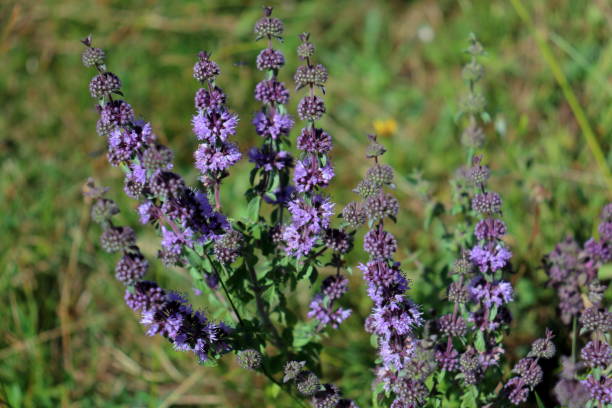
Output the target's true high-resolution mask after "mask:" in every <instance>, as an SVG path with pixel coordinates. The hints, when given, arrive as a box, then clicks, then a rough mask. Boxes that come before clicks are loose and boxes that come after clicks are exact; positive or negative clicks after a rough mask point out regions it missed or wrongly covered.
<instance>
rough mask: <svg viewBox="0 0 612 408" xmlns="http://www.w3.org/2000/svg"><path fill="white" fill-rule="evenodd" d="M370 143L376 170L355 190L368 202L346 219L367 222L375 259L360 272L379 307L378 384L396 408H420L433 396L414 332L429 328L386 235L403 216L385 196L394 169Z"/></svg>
mask: <svg viewBox="0 0 612 408" xmlns="http://www.w3.org/2000/svg"><path fill="white" fill-rule="evenodd" d="M370 141H371V145H370V146H369V148H368V153H367V156H366V157H367V158H369V159H373V165H372V167H370V168H369V169H368V171H367V174H366V177H365V179H364V180H362V181H361V182H360V183H359V185H358V186H357V188H356V189H355V191H356V192H357V193H358V194H359V195H360V196H361V199H362V200H361V201H359V202H351V203H349V204H347V206H346V207H345V208H344V210H343V212H342V216H343V218H344V221H345V222H346V223H347V224H348V225H349V226H352V227H354V228H357V227H359V226H360V225H363V224H364V223H366V221H367V222H368V226H369V231H368V232H367V233H366V234H365V236H364V239H363V248H364V250H365V251H366V252H367V253H368V254H369V256H370V259H369V261H368V262H367V263H365V264H360V265H359V269H360V270H361V271H362V272H363V278H364V280H365V281H366V283H367V285H368V289H367V293H368V296H369V297H370V298H371V299H372V301H373V303H374V305H373V308H372V311H371V313H370V315H369V316H368V318H367V320H366V323H365V329H366V330H367V331H368V332H370V333H372V334H373V335H374V336H375V339H376V344H377V346H378V353H379V358H378V360H377V368H376V372H377V378H378V381H379V383H380V384H381V385H382V387H383V389H384V390H385V392H386V394H387V396H390V395H391V394H393V395H394V397H393V402H392V404H391V407H393V408H403V407H416V406H420V405H421V404H423V403H424V401H425V398H426V397H427V395H428V390H427V388H426V387H425V385H424V380H425V378H426V377H427V375H424V376H423V375H415V373H414V372H413V370H409V366H410V365H411V362H412V358H413V356H414V355H415V353H416V351H417V349H418V347H419V341H418V339H417V338H416V337H415V333H414V330H415V329H416V328H417V327H419V326H421V325H422V324H423V319H422V317H421V311H420V310H419V308H418V307H417V305H415V304H414V303H413V302H412V301H411V300H410V299H409V298H408V297H406V295H405V292H406V291H407V290H408V289H409V282H408V280H407V279H406V278H405V277H404V275H403V273H402V270H401V267H400V263H399V262H397V261H395V260H394V258H393V257H394V253H395V252H396V251H397V241H396V239H395V237H394V236H393V235H392V234H391V233H390V232H388V231H386V230H385V220H386V219H391V220H395V219H396V217H397V213H398V210H399V203H398V201H397V199H396V198H395V197H393V196H392V195H391V194H389V193H387V192H386V191H385V189H386V188H388V187H389V186H392V185H393V169H392V168H391V167H390V166H388V165H385V164H380V163H379V157H380V156H381V155H382V154H384V152H385V149H384V148H383V147H382V146H381V145H379V144H378V143H377V142H376V136H374V135H370Z"/></svg>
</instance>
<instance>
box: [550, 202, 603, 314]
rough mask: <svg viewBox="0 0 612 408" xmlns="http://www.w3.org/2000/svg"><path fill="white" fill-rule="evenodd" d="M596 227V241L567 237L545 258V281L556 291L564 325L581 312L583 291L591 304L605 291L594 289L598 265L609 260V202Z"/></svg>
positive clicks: (583, 306) (598, 299) (596, 283)
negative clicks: (547, 279)
mask: <svg viewBox="0 0 612 408" xmlns="http://www.w3.org/2000/svg"><path fill="white" fill-rule="evenodd" d="M598 230H599V240H596V239H595V238H591V239H589V240H588V241H587V242H586V243H585V244H584V245H583V246H581V245H580V244H579V243H578V242H577V241H576V240H575V239H574V238H572V237H567V238H566V239H565V240H564V241H562V242H560V243H559V244H557V246H556V247H555V249H554V250H553V251H551V252H550V253H549V254H548V255H546V257H545V259H544V263H545V268H546V271H547V273H548V277H549V281H548V284H549V285H550V286H552V287H553V288H555V289H556V291H557V296H558V297H559V309H560V311H561V318H562V320H563V322H564V323H565V324H569V323H570V322H571V321H572V318H577V317H578V316H580V314H581V313H582V312H584V310H585V308H586V307H585V304H584V302H583V301H582V296H583V294H585V295H587V297H588V298H589V300H590V301H591V302H592V303H599V301H600V300H601V299H600V297H601V294H602V293H603V291H604V290H603V289H599V290H596V288H597V286H599V285H600V282H599V281H598V280H597V271H598V270H599V267H600V266H601V265H603V264H606V263H609V262H612V204H608V205H606V206H605V207H604V209H603V210H602V212H601V222H600V224H599V228H598Z"/></svg>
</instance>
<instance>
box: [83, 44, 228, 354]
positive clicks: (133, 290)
mask: <svg viewBox="0 0 612 408" xmlns="http://www.w3.org/2000/svg"><path fill="white" fill-rule="evenodd" d="M82 42H83V44H84V45H85V46H86V49H85V51H84V52H83V57H82V60H83V63H84V65H86V66H88V67H94V68H95V69H96V70H97V71H98V74H97V75H96V76H95V77H94V78H93V79H92V80H91V82H90V84H89V90H90V93H91V95H92V97H93V98H95V99H96V100H97V101H98V104H97V109H98V112H99V113H100V119H99V120H98V124H97V127H96V128H97V131H98V134H100V135H101V136H103V137H105V138H106V139H107V143H108V159H109V162H110V163H111V164H112V165H114V166H121V168H122V169H123V170H124V171H125V184H124V191H125V193H126V194H127V195H128V196H130V197H132V198H135V199H138V200H139V202H140V204H139V206H138V213H139V216H140V221H141V222H142V223H143V224H147V223H151V224H153V225H155V226H156V227H158V228H159V230H160V233H161V237H162V239H161V250H160V251H159V253H158V256H159V258H160V259H161V260H162V261H163V262H164V263H165V264H180V265H182V264H184V263H185V262H186V259H185V256H186V251H189V250H192V249H193V248H195V247H197V246H202V245H205V244H207V243H209V242H211V241H214V240H216V239H218V238H219V237H220V236H221V235H222V234H223V233H224V232H225V230H226V229H227V228H228V222H227V219H226V218H225V217H224V216H223V215H222V214H220V213H218V212H216V211H214V210H213V208H212V206H211V205H210V204H209V201H208V198H207V196H206V195H205V194H203V193H201V192H197V191H194V190H191V189H189V188H188V187H187V186H186V185H185V182H184V181H183V179H182V178H181V177H180V176H179V175H178V174H176V173H174V172H172V171H171V169H172V168H173V164H172V160H173V154H172V151H171V150H170V149H168V148H167V147H165V146H163V145H162V144H160V143H159V142H158V141H157V138H156V136H155V134H154V133H153V131H152V127H151V124H150V123H146V122H144V121H142V120H137V119H135V117H134V112H133V109H132V107H131V106H130V105H129V104H128V103H127V102H125V101H123V100H121V99H116V98H115V97H114V96H113V95H119V96H123V93H122V92H121V90H120V88H121V81H120V79H119V78H118V77H117V76H116V75H115V74H113V73H111V72H108V71H107V70H106V66H105V62H104V52H103V51H102V50H101V49H99V48H95V47H93V46H92V42H91V37H88V38H86V39H84V40H83V41H82ZM91 191H92V193H91V194H90V195H91V196H92V197H93V198H94V199H96V201H95V203H94V205H93V207H92V218H93V219H94V220H95V221H97V222H98V223H100V224H101V225H102V226H103V228H104V232H103V233H102V235H101V238H100V243H101V246H102V247H103V248H104V249H105V250H107V251H109V252H115V251H122V252H123V257H122V258H121V259H120V260H119V262H118V263H117V267H116V277H117V279H118V280H120V281H121V282H123V283H124V284H126V285H127V286H128V288H127V290H126V302H127V303H128V305H129V306H130V307H131V308H132V309H134V310H135V311H139V312H140V313H141V315H142V323H143V324H145V325H146V326H148V333H149V334H150V335H153V334H162V335H163V336H165V337H167V338H168V339H169V340H170V341H171V342H172V343H173V344H174V346H175V347H176V348H177V349H180V350H191V351H193V352H195V353H196V354H197V355H198V358H199V359H200V360H201V361H203V360H206V359H207V358H208V357H207V356H209V355H210V354H211V353H213V354H215V355H218V354H219V353H221V352H226V351H228V350H229V346H228V344H227V343H226V338H227V336H228V335H229V327H228V326H226V325H225V324H222V323H221V324H213V323H210V322H208V321H207V319H206V318H205V317H204V315H203V314H202V313H200V312H194V311H193V310H192V309H191V307H190V306H189V305H188V304H187V301H186V300H185V299H184V297H181V296H178V295H176V294H173V293H170V292H166V291H164V290H163V289H161V288H159V287H158V286H157V284H155V283H153V282H146V281H142V278H143V276H144V274H145V272H146V270H147V268H148V262H147V261H146V260H145V259H144V257H143V256H142V254H141V253H140V250H139V249H138V247H137V246H136V245H135V233H134V231H133V230H132V229H131V228H129V227H116V226H114V225H113V224H112V222H111V220H110V217H111V216H113V215H114V214H116V213H118V212H119V209H118V207H117V206H116V204H115V203H114V202H113V201H112V200H109V199H106V198H104V197H103V194H104V193H105V190H104V189H99V188H95V187H93V186H92V188H91ZM217 340H218V342H219V343H218V344H217V343H216V342H217Z"/></svg>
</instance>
